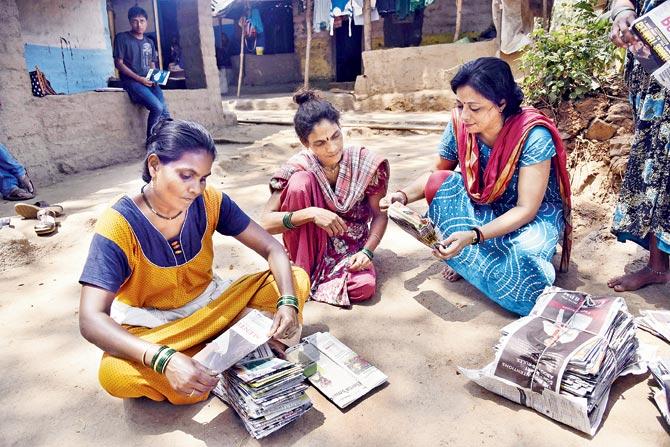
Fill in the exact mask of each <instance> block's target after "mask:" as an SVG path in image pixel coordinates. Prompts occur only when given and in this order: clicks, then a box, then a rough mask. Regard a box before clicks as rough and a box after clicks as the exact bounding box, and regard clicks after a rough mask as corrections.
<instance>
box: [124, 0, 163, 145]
mask: <svg viewBox="0 0 670 447" xmlns="http://www.w3.org/2000/svg"><path fill="white" fill-rule="evenodd" d="M128 21H129V22H130V31H125V32H122V33H118V34H117V35H116V38H115V39H114V65H115V66H116V68H117V70H119V74H120V75H121V84H122V86H123V89H124V90H125V91H126V92H128V96H130V99H131V100H132V101H133V102H134V103H136V104H140V105H142V106H144V107H146V108H147V109H148V110H149V118H148V119H147V137H148V136H149V135H151V129H152V128H153V126H154V125H155V124H156V123H157V122H158V120H160V119H161V118H169V117H170V113H169V112H168V109H167V105H166V104H165V99H164V98H163V91H162V90H161V88H160V87H159V86H158V85H157V84H156V83H154V82H152V81H150V80H148V79H146V77H145V76H146V75H147V73H148V72H149V69H150V68H155V67H156V59H157V53H156V48H155V47H154V43H153V42H152V41H151V40H150V39H148V38H147V37H146V36H145V35H144V32H145V31H146V29H147V12H146V11H145V10H144V9H142V8H140V7H139V6H133V7H132V8H130V9H129V10H128Z"/></svg>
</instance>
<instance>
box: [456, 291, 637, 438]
mask: <svg viewBox="0 0 670 447" xmlns="http://www.w3.org/2000/svg"><path fill="white" fill-rule="evenodd" d="M638 345H639V344H638V340H637V338H636V336H635V322H634V320H633V317H632V316H631V314H630V313H629V312H628V309H627V307H626V303H625V301H624V300H623V299H622V298H619V297H597V296H592V295H589V294H586V293H583V292H576V291H568V290H563V289H560V288H558V287H547V288H546V289H545V290H544V292H543V293H542V295H541V296H540V297H539V298H538V299H537V302H536V304H535V306H534V307H533V309H532V310H531V312H530V314H529V315H528V316H527V317H522V318H520V319H519V320H517V321H514V322H513V323H511V324H509V325H507V326H505V327H504V328H503V329H502V336H501V338H500V340H499V343H498V345H497V346H496V347H495V350H496V356H495V360H494V361H493V362H492V363H490V364H489V365H487V366H485V367H484V368H483V369H481V370H468V369H464V368H459V369H460V370H461V372H462V373H463V374H464V375H465V376H466V377H468V378H469V379H471V380H473V381H475V382H476V383H478V384H479V385H481V386H483V387H484V388H486V389H488V390H489V391H492V392H494V393H496V394H499V395H501V396H503V397H506V398H507V399H510V400H512V401H514V402H517V403H520V404H522V405H525V406H527V407H531V408H533V409H535V410H537V411H538V412H540V413H543V414H545V415H547V416H549V417H550V418H552V419H555V420H557V421H559V422H562V423H564V424H567V425H569V426H571V427H574V428H576V429H577V430H580V431H582V432H585V433H588V434H590V435H591V436H593V435H594V434H595V432H596V431H597V429H598V427H599V425H600V422H601V421H602V416H603V413H604V411H605V407H606V405H607V399H608V395H609V391H610V387H611V385H612V383H613V382H614V380H615V379H616V378H617V377H619V376H620V375H624V374H629V373H636V374H641V373H644V372H646V365H645V366H644V367H642V366H640V365H639V364H638V353H637V348H638Z"/></svg>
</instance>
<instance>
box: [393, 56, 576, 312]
mask: <svg viewBox="0 0 670 447" xmlns="http://www.w3.org/2000/svg"><path fill="white" fill-rule="evenodd" d="M451 89H452V90H453V91H454V93H456V104H457V107H456V109H454V110H453V111H452V121H451V123H450V124H449V125H448V126H447V128H446V129H445V131H444V135H443V136H442V141H441V142H440V146H439V157H438V160H437V165H436V168H437V170H436V171H435V172H432V173H431V172H427V173H425V174H424V175H422V176H420V177H419V178H418V179H417V180H415V181H414V182H412V183H411V184H409V185H407V186H405V187H404V188H402V189H401V190H399V191H397V192H395V193H393V194H391V195H390V196H389V197H388V198H385V199H384V201H383V202H382V209H385V208H386V207H387V206H388V205H389V204H390V203H393V202H396V201H399V202H401V203H403V204H407V203H410V202H414V201H416V200H419V199H422V198H424V197H425V198H426V200H427V201H428V203H429V208H428V217H429V218H430V220H431V221H432V222H433V223H434V224H435V226H436V227H437V229H438V230H439V232H440V234H441V235H442V236H443V237H445V238H446V239H445V240H443V241H442V242H441V244H440V245H439V246H438V247H437V248H436V249H434V251H433V254H434V255H435V256H436V257H437V258H439V259H441V260H444V261H445V262H446V263H447V267H445V272H444V275H445V278H446V279H448V280H449V281H456V280H458V279H460V278H462V277H463V278H465V279H466V280H467V281H468V282H469V283H471V284H472V285H474V286H475V287H477V288H478V289H479V290H481V291H482V292H483V293H484V294H485V295H486V296H488V297H489V298H490V299H492V300H493V301H494V302H496V303H497V304H499V305H500V306H502V307H503V308H505V309H507V310H509V311H511V312H514V313H516V314H519V315H527V314H528V313H529V312H530V310H531V309H532V307H533V305H534V304H535V301H536V300H537V298H538V297H539V296H540V294H541V293H542V291H543V290H544V288H545V287H546V286H549V285H551V284H553V282H554V279H555V277H556V273H555V271H554V266H553V265H552V262H551V261H552V257H553V255H554V253H555V252H556V245H557V243H558V242H559V239H560V236H561V234H563V247H562V248H563V253H562V258H561V269H562V270H563V271H565V270H567V268H568V264H569V259H570V246H571V228H572V227H571V224H570V202H571V200H570V184H569V177H568V173H567V169H566V151H565V147H564V145H563V142H562V140H561V137H560V135H559V133H558V130H557V129H556V126H555V125H554V123H553V122H552V121H551V120H550V119H548V118H547V117H545V116H544V115H542V114H541V113H540V112H539V111H537V110H536V109H533V108H530V107H525V108H522V107H521V102H522V100H523V93H522V92H521V89H520V88H519V86H518V85H517V84H516V82H515V81H514V76H513V75H512V70H511V69H510V67H509V65H508V64H507V63H506V62H505V61H503V60H501V59H498V58H494V57H483V58H479V59H475V60H473V61H470V62H467V63H466V64H464V65H463V66H462V67H461V68H460V69H459V71H458V72H457V73H456V76H455V77H454V78H453V79H452V80H451ZM457 166H460V171H461V172H454V169H455V168H456V167H457Z"/></svg>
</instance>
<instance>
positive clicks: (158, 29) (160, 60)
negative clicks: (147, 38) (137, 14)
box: [153, 0, 163, 70]
mask: <svg viewBox="0 0 670 447" xmlns="http://www.w3.org/2000/svg"><path fill="white" fill-rule="evenodd" d="M153 4H154V24H155V25H156V45H158V68H160V69H161V70H162V69H163V51H162V49H161V26H160V24H159V22H160V20H159V18H158V1H157V0H154V2H153Z"/></svg>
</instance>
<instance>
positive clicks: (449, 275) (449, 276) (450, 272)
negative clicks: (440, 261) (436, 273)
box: [442, 265, 463, 282]
mask: <svg viewBox="0 0 670 447" xmlns="http://www.w3.org/2000/svg"><path fill="white" fill-rule="evenodd" d="M442 276H443V277H444V279H446V280H447V281H449V282H456V281H458V280H459V279H461V278H463V277H462V276H461V275H459V274H458V273H456V271H455V270H454V269H452V268H451V267H449V266H448V265H445V266H444V268H443V269H442Z"/></svg>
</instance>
